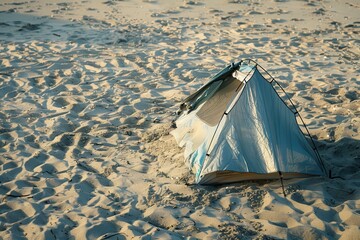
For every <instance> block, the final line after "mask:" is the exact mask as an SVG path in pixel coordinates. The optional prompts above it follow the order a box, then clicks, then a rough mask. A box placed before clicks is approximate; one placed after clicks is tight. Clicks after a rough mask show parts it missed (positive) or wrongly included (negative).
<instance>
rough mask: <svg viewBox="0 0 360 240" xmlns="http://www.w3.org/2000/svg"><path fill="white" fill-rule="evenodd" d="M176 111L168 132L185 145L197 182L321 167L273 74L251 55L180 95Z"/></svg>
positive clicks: (289, 174)
mask: <svg viewBox="0 0 360 240" xmlns="http://www.w3.org/2000/svg"><path fill="white" fill-rule="evenodd" d="M261 72H263V73H261ZM264 76H266V77H267V78H268V79H267V78H265V77H264ZM274 86H276V87H277V88H279V90H280V94H279V93H278V92H277V91H276V89H275V88H274ZM280 95H284V98H285V99H283V98H281V96H280ZM287 102H289V103H288V104H287ZM180 112H181V113H182V114H181V115H180V117H179V118H178V119H177V120H176V126H177V128H176V129H175V130H174V131H172V134H173V135H174V137H175V139H176V141H177V142H178V144H179V145H180V146H181V147H185V159H186V162H187V164H188V165H189V167H190V168H191V169H192V170H193V171H194V173H195V174H196V182H197V183H201V184H219V183H228V182H236V181H241V180H252V179H273V178H280V177H284V178H294V177H304V176H310V175H323V174H325V172H326V171H325V168H324V164H323V162H322V160H321V158H320V156H319V154H318V152H317V149H316V146H315V144H314V142H313V140H312V138H311V136H310V134H309V132H308V131H307V128H306V127H305V124H304V122H303V121H302V119H301V117H300V115H299V113H298V111H297V110H296V108H295V106H294V104H292V102H291V100H290V99H289V98H288V97H287V95H286V93H285V92H284V91H283V89H282V88H281V87H280V85H278V83H277V82H276V81H275V79H274V78H273V77H271V75H270V74H268V72H267V71H266V70H265V69H263V68H262V67H261V66H259V65H258V64H257V63H255V62H253V61H251V60H244V61H240V62H238V63H236V64H232V65H230V66H228V67H226V68H225V69H224V70H222V71H221V72H220V73H218V74H217V75H216V76H215V77H213V78H212V79H211V80H210V82H208V83H207V84H205V85H204V86H203V87H201V88H200V89H199V90H198V91H197V92H195V93H194V94H192V95H191V96H189V97H188V98H186V99H185V100H184V102H183V103H182V104H181V106H180ZM298 123H300V125H302V126H303V128H304V130H305V134H304V133H303V132H302V130H301V128H300V127H299V124H298Z"/></svg>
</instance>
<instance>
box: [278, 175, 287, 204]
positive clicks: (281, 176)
mask: <svg viewBox="0 0 360 240" xmlns="http://www.w3.org/2000/svg"><path fill="white" fill-rule="evenodd" d="M279 175H280V182H281V187H282V190H283V194H284V197H285V198H286V193H285V188H284V181H283V175H282V172H281V171H279Z"/></svg>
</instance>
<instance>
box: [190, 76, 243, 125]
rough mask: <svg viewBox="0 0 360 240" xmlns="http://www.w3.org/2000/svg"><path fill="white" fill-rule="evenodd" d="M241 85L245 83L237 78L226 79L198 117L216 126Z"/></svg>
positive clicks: (198, 113)
mask: <svg viewBox="0 0 360 240" xmlns="http://www.w3.org/2000/svg"><path fill="white" fill-rule="evenodd" d="M241 85H243V83H242V82H240V81H239V80H238V79H236V78H233V77H231V76H230V77H228V78H226V79H225V80H224V81H223V82H222V84H221V85H220V87H219V89H218V90H217V91H216V92H215V93H214V95H212V96H211V97H210V98H209V99H208V100H207V101H206V102H205V103H204V105H203V106H202V107H201V109H200V110H199V111H198V112H197V113H196V115H197V117H198V118H200V119H201V120H202V121H203V122H205V123H207V124H208V125H210V126H216V125H217V124H218V123H219V121H220V119H221V116H222V115H223V114H224V112H225V110H226V109H227V107H228V105H229V103H230V102H232V100H233V98H234V97H235V96H236V90H238V89H240V88H241Z"/></svg>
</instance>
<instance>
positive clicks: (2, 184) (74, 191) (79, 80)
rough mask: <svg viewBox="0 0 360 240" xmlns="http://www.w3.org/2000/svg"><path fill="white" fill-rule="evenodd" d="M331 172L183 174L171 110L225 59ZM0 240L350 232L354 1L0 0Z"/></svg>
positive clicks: (359, 18) (345, 235) (356, 112)
mask: <svg viewBox="0 0 360 240" xmlns="http://www.w3.org/2000/svg"><path fill="white" fill-rule="evenodd" d="M243 58H251V59H254V60H256V61H257V62H258V63H259V64H261V65H262V66H263V67H264V68H266V69H267V70H268V71H269V73H270V74H272V75H273V76H274V77H275V78H276V79H277V81H278V82H279V83H280V84H281V86H282V87H283V88H284V89H285V90H286V92H287V93H288V94H289V96H290V97H291V100H292V101H293V102H294V104H295V105H296V107H297V109H298V110H299V112H300V114H301V116H302V118H303V119H304V121H305V123H306V124H307V126H308V128H309V131H310V133H311V135H312V136H313V138H314V139H315V142H316V145H317V147H318V150H319V153H320V155H321V157H322V159H323V161H324V163H325V165H326V167H327V169H329V170H331V172H332V176H333V177H334V178H328V177H326V176H320V177H312V178H305V179H292V180H286V181H284V184H285V191H286V193H287V197H286V198H285V197H284V196H283V194H282V188H281V184H280V181H250V182H240V183H236V184H227V185H221V186H201V185H197V184H194V176H193V173H191V172H190V171H189V169H188V168H187V166H186V165H185V164H184V157H183V149H181V148H179V147H178V146H177V144H176V142H175V139H174V138H173V136H171V135H170V134H169V133H170V131H171V130H172V121H173V120H174V119H175V118H176V114H175V113H176V110H177V109H178V107H179V104H180V103H181V101H182V100H183V99H184V98H185V97H186V96H188V95H189V94H191V93H193V92H194V91H196V90H197V89H198V88H199V87H200V86H202V85H203V84H204V83H206V82H207V81H208V80H209V79H210V78H211V76H213V75H214V74H216V73H217V72H218V71H220V70H221V69H223V68H224V67H225V66H227V65H228V64H230V63H231V62H237V61H239V60H241V59H243ZM0 63H1V64H0V98H1V104H0V239H343V240H349V239H360V2H359V1H357V0H344V1H340V0H326V1H325V0H324V1H312V0H299V1H295V0H294V1H291V0H272V1H257V0H221V1H215V0H209V1H205V0H201V1H180V0H174V1H165V0H109V1H106V0H102V1H95V0H84V1H74V0H66V1H64V0H54V1H41V0H30V1H24V0H2V1H1V2H0Z"/></svg>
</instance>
